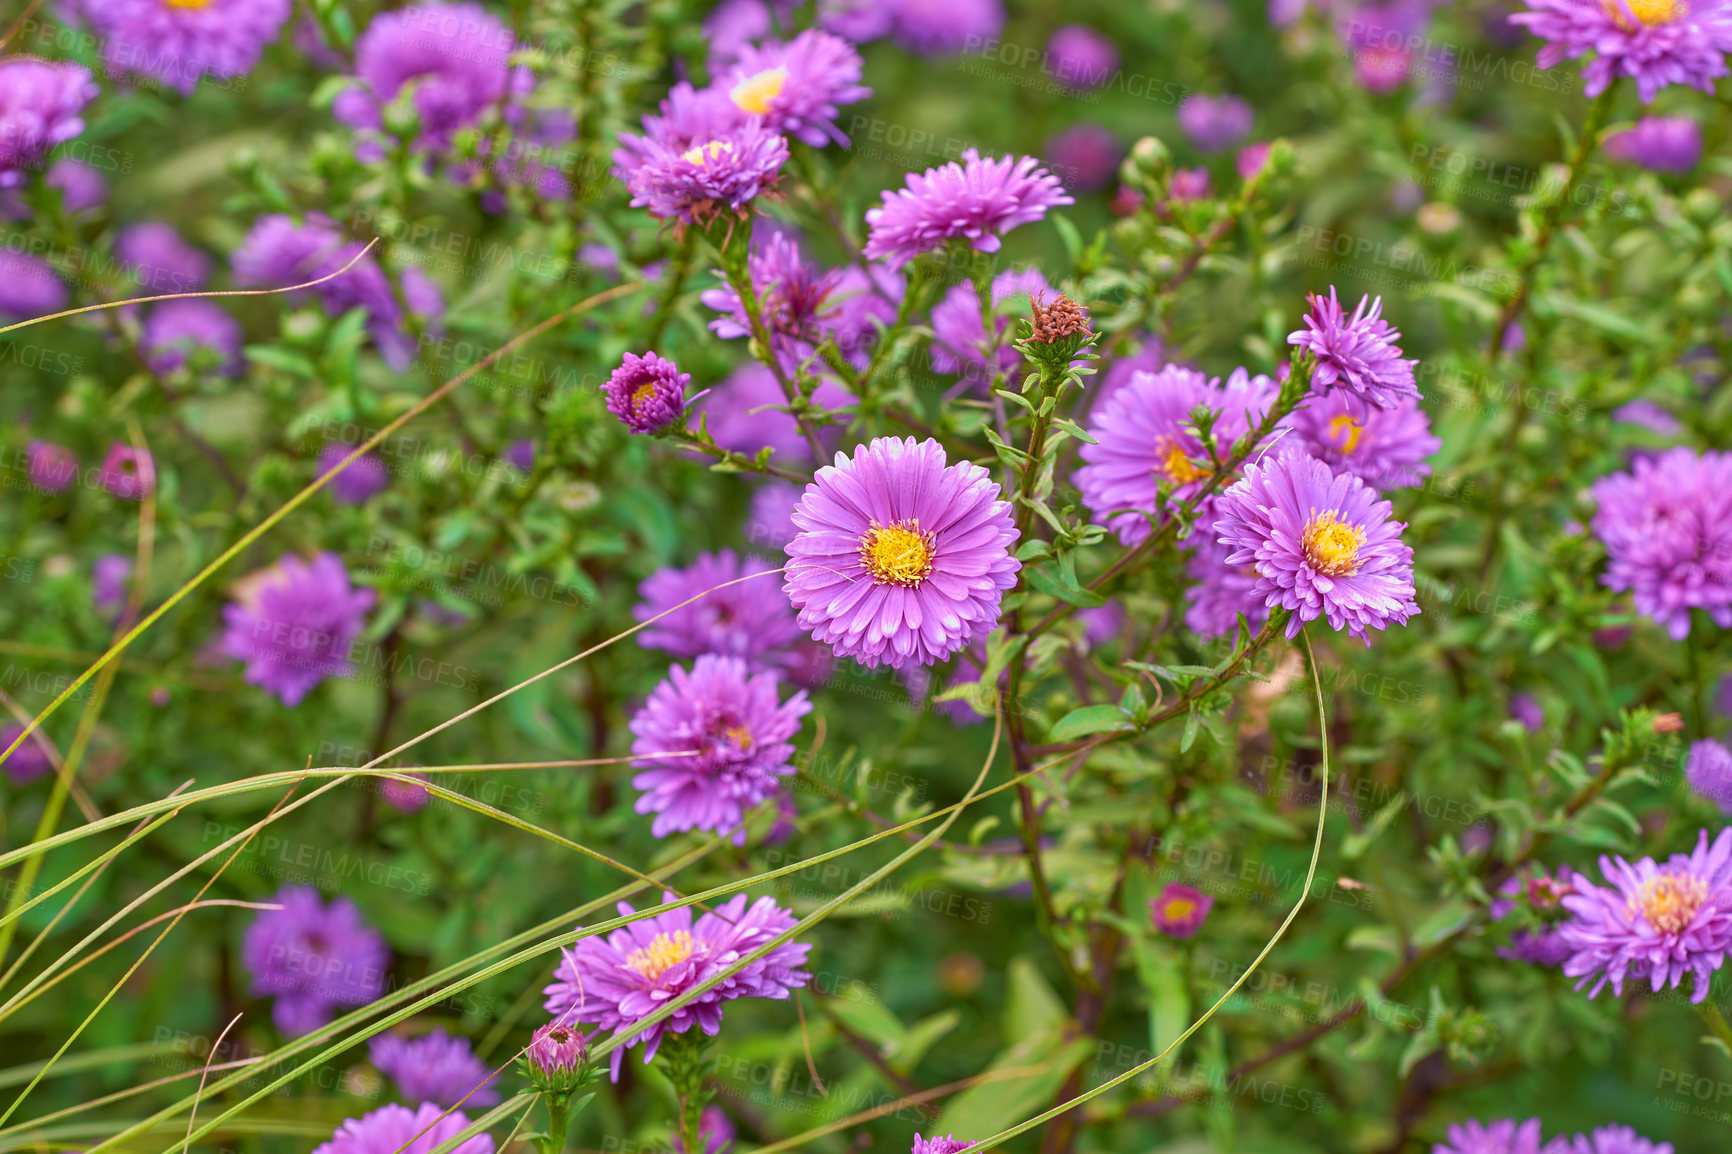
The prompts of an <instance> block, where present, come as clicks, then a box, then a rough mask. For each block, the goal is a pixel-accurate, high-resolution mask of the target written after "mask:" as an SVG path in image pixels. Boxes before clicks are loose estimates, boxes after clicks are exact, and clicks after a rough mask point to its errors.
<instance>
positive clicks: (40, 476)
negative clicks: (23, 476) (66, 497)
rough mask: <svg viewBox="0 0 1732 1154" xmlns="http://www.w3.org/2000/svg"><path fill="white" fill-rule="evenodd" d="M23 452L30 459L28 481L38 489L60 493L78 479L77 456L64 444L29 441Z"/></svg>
mask: <svg viewBox="0 0 1732 1154" xmlns="http://www.w3.org/2000/svg"><path fill="white" fill-rule="evenodd" d="M24 452H25V455H26V456H27V457H29V459H30V483H31V484H32V485H35V486H36V487H37V488H38V489H42V490H44V491H45V492H49V493H60V492H64V491H65V490H66V489H68V488H70V487H71V485H72V482H74V481H76V480H77V479H78V457H77V455H76V454H74V453H73V451H72V450H71V449H68V448H67V447H66V446H65V445H57V444H55V443H54V442H53V441H31V442H30V444H29V445H27V446H25V450H24Z"/></svg>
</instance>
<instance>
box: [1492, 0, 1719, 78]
mask: <svg viewBox="0 0 1732 1154" xmlns="http://www.w3.org/2000/svg"><path fill="white" fill-rule="evenodd" d="M1527 5H1528V8H1529V9H1530V10H1529V11H1527V12H1521V13H1518V14H1517V15H1515V16H1511V17H1510V23H1512V24H1521V25H1524V26H1525V27H1526V28H1527V30H1528V31H1529V32H1532V33H1533V34H1534V35H1535V36H1538V37H1539V38H1540V39H1541V40H1544V41H1545V42H1546V45H1545V47H1543V48H1541V49H1540V52H1539V58H1538V61H1539V66H1540V67H1541V68H1551V67H1553V66H1554V65H1556V64H1557V63H1558V62H1560V61H1562V60H1564V59H1567V58H1568V59H1573V58H1575V57H1580V56H1586V55H1587V54H1588V53H1590V52H1591V53H1593V54H1594V59H1593V60H1592V61H1591V62H1590V63H1589V64H1588V65H1587V67H1585V68H1584V69H1582V80H1583V85H1582V92H1583V94H1584V95H1586V96H1588V97H1590V98H1591V97H1595V96H1598V95H1599V94H1600V93H1602V92H1604V91H1605V90H1606V89H1607V88H1608V87H1610V86H1611V83H1612V81H1614V80H1616V79H1617V78H1618V77H1620V76H1628V77H1631V78H1632V79H1634V80H1635V82H1636V91H1637V93H1638V94H1639V95H1640V96H1641V98H1642V103H1644V104H1651V103H1652V102H1653V100H1654V97H1656V96H1658V95H1659V93H1660V89H1662V88H1665V87H1666V86H1668V85H1671V84H1687V85H1689V86H1690V87H1692V88H1699V89H1701V90H1702V91H1703V92H1706V93H1709V94H1710V95H1712V93H1713V92H1714V82H1715V81H1716V80H1718V79H1719V78H1720V77H1722V76H1725V75H1727V68H1726V53H1728V52H1732V5H1728V4H1727V3H1726V2H1725V0H1690V2H1689V3H1683V2H1680V0H1598V2H1595V0H1527Z"/></svg>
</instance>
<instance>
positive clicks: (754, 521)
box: [746, 481, 800, 557]
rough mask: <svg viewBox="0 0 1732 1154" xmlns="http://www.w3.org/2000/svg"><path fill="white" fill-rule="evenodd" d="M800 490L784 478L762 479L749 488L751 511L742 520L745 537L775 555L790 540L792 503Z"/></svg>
mask: <svg viewBox="0 0 1732 1154" xmlns="http://www.w3.org/2000/svg"><path fill="white" fill-rule="evenodd" d="M799 503H800V489H799V487H798V486H796V485H791V484H789V483H788V482H786V481H766V482H764V483H763V484H762V485H759V486H758V487H757V488H756V489H754V490H752V513H751V517H750V519H749V520H748V521H747V522H746V540H748V541H750V542H751V543H752V544H753V545H754V546H757V547H759V548H762V549H765V550H767V551H769V552H771V553H774V554H775V555H776V556H778V557H780V556H781V555H782V550H783V548H784V547H785V546H786V545H787V544H788V542H790V541H792V540H793V539H794V506H795V505H798V504H799Z"/></svg>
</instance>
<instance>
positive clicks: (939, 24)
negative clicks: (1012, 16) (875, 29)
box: [884, 0, 1004, 56]
mask: <svg viewBox="0 0 1732 1154" xmlns="http://www.w3.org/2000/svg"><path fill="white" fill-rule="evenodd" d="M884 6H885V7H886V8H888V9H889V11H890V21H891V28H890V34H891V36H893V37H894V38H895V40H896V43H897V44H900V45H901V46H902V47H903V48H905V49H907V50H908V51H909V52H913V53H916V54H918V55H920V56H947V55H950V54H951V53H953V52H961V51H963V50H964V49H965V48H967V46H968V45H969V44H971V43H972V44H979V43H981V42H982V41H985V40H990V39H992V38H994V37H996V36H997V35H998V34H999V33H1000V32H1002V31H1003V30H1004V4H1003V0H942V2H934V0H884Z"/></svg>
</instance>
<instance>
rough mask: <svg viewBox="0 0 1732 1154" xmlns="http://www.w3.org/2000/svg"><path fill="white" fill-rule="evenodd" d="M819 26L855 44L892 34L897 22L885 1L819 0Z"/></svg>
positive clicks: (890, 6) (890, 7)
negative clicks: (891, 31) (894, 24)
mask: <svg viewBox="0 0 1732 1154" xmlns="http://www.w3.org/2000/svg"><path fill="white" fill-rule="evenodd" d="M817 7H818V27H820V28H822V29H823V30H824V31H826V32H834V33H835V34H836V35H838V36H841V37H844V38H845V39H848V40H852V41H853V42H854V43H856V44H865V43H867V42H868V41H872V40H878V39H881V38H883V37H885V36H888V35H890V30H891V27H892V25H893V23H894V21H895V13H894V12H893V11H892V10H891V9H892V5H891V4H889V3H885V2H884V0H818V5H817Z"/></svg>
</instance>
